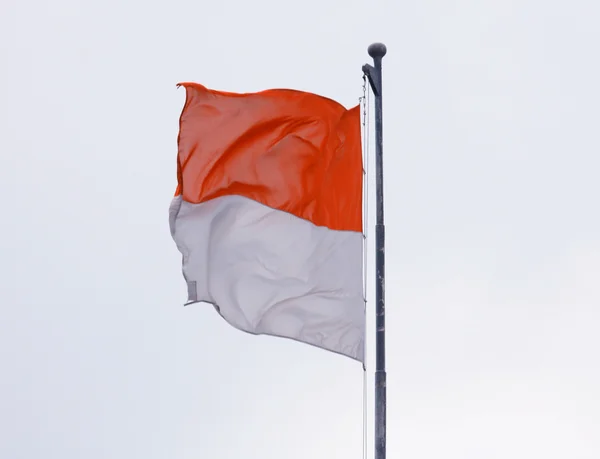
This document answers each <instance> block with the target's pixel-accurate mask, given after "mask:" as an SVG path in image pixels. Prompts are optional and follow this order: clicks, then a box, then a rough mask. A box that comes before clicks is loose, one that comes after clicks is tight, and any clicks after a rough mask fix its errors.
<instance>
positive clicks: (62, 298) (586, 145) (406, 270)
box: [0, 0, 600, 459]
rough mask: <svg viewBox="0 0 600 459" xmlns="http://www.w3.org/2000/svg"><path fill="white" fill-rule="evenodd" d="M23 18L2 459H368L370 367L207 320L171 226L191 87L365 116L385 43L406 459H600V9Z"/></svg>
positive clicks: (394, 312) (459, 5)
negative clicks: (366, 85)
mask: <svg viewBox="0 0 600 459" xmlns="http://www.w3.org/2000/svg"><path fill="white" fill-rule="evenodd" d="M0 12H1V14H0V53H1V54H0V57H1V61H0V62H1V71H0V160H1V167H0V206H1V207H0V208H1V209H2V210H3V214H2V215H3V216H2V226H1V229H0V233H1V237H0V279H1V281H0V299H1V300H0V304H1V320H0V458H2V459H81V458H86V459H133V458H140V459H165V458H169V459H171V458H177V459H192V458H194V459H198V458H201V459H203V458H218V459H221V458H223V459H227V458H242V457H243V458H245V459H254V458H256V459H259V458H260V459H274V458H281V457H286V458H289V459H296V458H298V459H300V458H302V459H305V458H308V457H310V458H344V459H346V458H350V459H360V458H362V428H363V427H362V426H363V421H362V394H363V386H362V384H363V374H362V369H361V368H360V365H359V364H357V363H356V362H353V361H352V360H350V359H346V358H343V357H340V356H337V355H334V354H329V353H327V352H325V351H321V350H318V349H315V348H312V347H310V346H306V345H302V344H299V343H294V342H290V341H287V340H282V339H276V338H268V337H255V336H250V335H247V334H244V333H241V332H239V331H237V330H235V329H233V328H231V327H230V326H229V325H227V324H226V323H225V322H224V321H223V320H222V319H221V318H220V317H219V316H218V315H217V314H216V313H215V312H214V311H213V310H212V308H210V307H208V306H203V305H195V306H191V307H187V308H183V307H182V306H181V305H182V303H183V301H184V300H185V294H186V291H185V284H184V281H183V279H182V277H181V272H180V264H181V262H180V256H179V253H178V252H177V249H176V247H175V245H174V243H173V242H172V240H171V238H170V234H169V229H168V222H167V210H168V205H169V203H170V200H171V197H172V195H173V192H174V187H175V182H176V176H175V172H176V167H175V160H176V138H177V129H178V117H179V114H180V111H181V108H182V104H183V98H184V92H183V90H176V88H175V84H176V83H178V82H180V81H197V82H200V83H202V84H205V85H207V86H209V87H213V88H216V89H224V90H229V91H240V92H244V91H256V90H261V89H266V88H271V87H291V88H296V89H301V90H307V91H312V92H316V93H319V94H323V95H326V96H328V97H332V98H334V99H336V100H338V101H340V102H342V103H343V104H345V105H346V106H352V105H354V104H356V103H357V102H358V97H359V96H360V95H361V94H362V88H361V84H362V79H361V70H360V69H361V66H362V64H363V63H365V62H368V61H369V57H368V55H367V54H366V48H367V46H368V45H369V44H370V43H371V42H373V41H383V42H385V43H386V44H387V46H388V50H389V52H388V56H386V58H385V60H384V84H385V101H384V136H385V140H384V141H385V147H384V148H385V173H386V183H385V193H386V198H387V202H386V218H387V238H388V242H387V276H388V277H387V288H386V295H387V312H388V319H387V332H388V353H387V356H388V370H389V373H388V398H389V399H388V402H389V404H388V416H389V417H388V454H389V458H390V459H392V458H411V459H429V458H442V457H443V458H446V459H453V458H456V459H470V458H473V459H481V458H486V459H504V458H510V459H531V458H537V457H540V458H541V457H543V458H547V459H554V458H556V459H558V458H560V459H563V458H572V459H588V458H589V459H597V458H598V457H600V435H599V431H600V389H599V388H600V359H599V358H598V353H599V350H600V336H599V333H598V326H599V324H600V211H599V207H600V206H599V204H598V201H599V197H600V183H599V179H598V174H599V170H600V159H599V152H600V140H599V137H598V126H599V123H600V112H599V109H598V107H599V106H600V90H599V89H598V81H600V64H599V62H598V58H597V55H598V43H599V42H600V32H599V31H598V28H597V18H598V14H599V13H600V7H599V6H598V4H597V2H592V1H591V0H590V1H587V2H586V1H582V0H576V1H570V2H566V1H561V2H558V1H553V0H550V1H539V0H519V1H516V0H503V1H491V0H462V1H441V0H438V1H434V0H420V1H403V2H400V1H386V2H383V1H369V2H366V1H362V2H357V1H351V0H345V1H341V0H338V1H315V0H306V1H304V2H300V3H298V2H291V3H288V2H278V1H274V0H257V1H253V2H241V1H239V2H225V1H223V2H210V3H208V2H198V1H194V2H192V1H181V0H174V1H172V2H156V1H148V2H142V1H139V0H132V1H128V2H117V1H114V0H103V1H95V2H82V1H74V0H69V1H65V0H57V1H53V2H49V1H46V2H44V1H40V0H37V1H24V0H19V1H16V0H3V1H2V4H1V7H0ZM371 152H372V153H373V152H374V149H371ZM373 170H374V168H373V167H371V172H372V171H373ZM373 189H374V182H372V183H371V190H373ZM370 210H372V211H374V205H371V206H370ZM370 216H371V222H372V221H373V220H372V219H373V217H374V212H371V215H370ZM370 254H371V255H372V254H373V252H372V250H371V252H370ZM369 267H370V268H372V263H371V264H370V265H369ZM368 293H369V298H370V299H371V300H372V298H373V293H374V289H373V283H372V276H371V277H370V278H369V291H368ZM371 304H372V303H371ZM370 312H372V311H370ZM372 323H373V322H372V318H371V317H369V325H370V327H369V333H371V331H372ZM368 352H369V362H368V363H369V365H370V364H371V362H372V357H373V346H370V347H369V348H368ZM369 370H372V368H369ZM368 378H369V379H368V387H367V391H368V392H367V393H368V403H369V406H368V409H369V419H368V434H369V443H368V453H369V457H371V454H372V441H371V434H372V430H373V429H372V418H371V414H370V413H371V410H372V398H371V394H372V375H371V372H370V371H369V374H368Z"/></svg>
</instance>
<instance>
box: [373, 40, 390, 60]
mask: <svg viewBox="0 0 600 459" xmlns="http://www.w3.org/2000/svg"><path fill="white" fill-rule="evenodd" d="M368 52H369V56H371V57H372V58H376V57H383V56H385V54H386V53H387V48H386V46H385V45H384V44H383V43H373V44H372V45H371V46H369V49H368Z"/></svg>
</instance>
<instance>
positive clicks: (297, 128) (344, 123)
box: [169, 83, 365, 362]
mask: <svg viewBox="0 0 600 459" xmlns="http://www.w3.org/2000/svg"><path fill="white" fill-rule="evenodd" d="M181 86H183V87H184V88H185V90H186V100H185V105H184V107H183V110H182V113H181V117H180V120H179V121H180V126H179V136H178V155H177V157H178V161H177V166H178V167H177V180H178V186H177V190H176V193H175V197H174V198H173V200H172V203H171V207H170V209H169V223H170V228H171V235H172V237H173V239H174V241H175V243H176V245H177V248H178V249H179V251H180V252H181V254H182V257H183V276H184V278H185V280H186V282H187V289H188V304H189V303H196V302H206V303H210V304H212V305H213V306H214V307H215V309H216V310H217V311H218V313H219V314H220V315H221V316H222V317H223V318H224V319H225V320H226V321H227V322H228V323H229V324H231V325H232V326H234V327H236V328H238V329H240V330H243V331H246V332H249V333H252V334H264V335H271V336H278V337H284V338H290V339H293V340H296V341H299V342H302V343H306V344H311V345H313V346H317V347H319V348H322V349H325V350H328V351H332V352H336V353H339V354H342V355H345V356H348V357H351V358H353V359H356V360H358V361H361V362H363V361H364V339H365V302H364V294H363V272H362V267H363V258H362V257H363V234H362V179H363V165H362V151H361V134H360V107H359V106H355V107H353V108H351V109H346V108H345V107H343V106H342V105H340V104H339V103H338V102H336V101H333V100H331V99H328V98H325V97H321V96H318V95H315V94H311V93H307V92H302V91H295V90H287V89H273V90H267V91H262V92H257V93H250V94H237V93H229V92H222V91H215V90H210V89H208V88H206V87H204V86H202V85H200V84H196V83H182V84H181Z"/></svg>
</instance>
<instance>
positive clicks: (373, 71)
mask: <svg viewBox="0 0 600 459" xmlns="http://www.w3.org/2000/svg"><path fill="white" fill-rule="evenodd" d="M368 51H369V55H370V56H371V57H372V58H373V66H371V65H369V64H365V65H364V66H363V72H364V73H365V74H366V75H367V77H368V78H369V83H370V85H371V88H372V89H373V93H374V94H375V187H376V195H377V222H376V225H375V272H376V280H375V314H376V322H375V323H376V332H375V459H385V458H386V372H385V224H384V219H383V107H382V75H381V60H382V59H383V56H385V54H386V52H387V48H386V47H385V45H384V44H383V43H373V44H372V45H371V46H369V50H368Z"/></svg>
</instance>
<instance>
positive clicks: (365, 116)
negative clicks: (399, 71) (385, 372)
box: [359, 74, 371, 459]
mask: <svg viewBox="0 0 600 459" xmlns="http://www.w3.org/2000/svg"><path fill="white" fill-rule="evenodd" d="M370 93H371V91H370V87H369V85H368V83H367V76H366V75H364V74H363V96H362V97H360V98H359V103H362V109H363V111H362V131H363V135H362V140H363V295H364V301H365V315H366V312H367V268H368V263H367V262H368V256H367V255H368V243H367V242H368V239H367V236H368V228H369V162H370V158H369V109H370ZM364 355H365V363H363V397H362V398H363V400H362V413H363V414H362V420H363V439H362V445H363V459H367V425H368V422H367V421H368V419H367V418H368V413H367V368H366V356H367V339H366V330H365V343H364Z"/></svg>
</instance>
